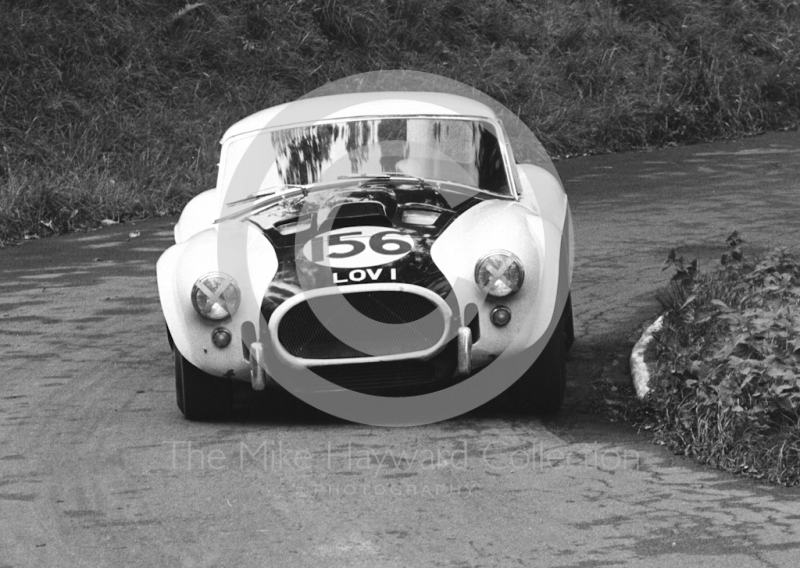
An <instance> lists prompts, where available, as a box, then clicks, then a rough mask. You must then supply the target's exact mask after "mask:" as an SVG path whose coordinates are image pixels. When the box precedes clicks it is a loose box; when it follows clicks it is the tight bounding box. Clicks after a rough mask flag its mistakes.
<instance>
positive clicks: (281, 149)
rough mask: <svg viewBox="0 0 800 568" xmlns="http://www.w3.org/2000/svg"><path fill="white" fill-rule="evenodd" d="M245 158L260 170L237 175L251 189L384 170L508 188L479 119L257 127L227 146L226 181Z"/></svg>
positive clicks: (493, 138)
mask: <svg viewBox="0 0 800 568" xmlns="http://www.w3.org/2000/svg"><path fill="white" fill-rule="evenodd" d="M243 160H244V161H246V163H247V165H248V168H251V167H255V168H257V169H258V170H260V171H261V172H262V173H261V174H260V175H258V176H257V178H254V177H253V176H250V175H248V176H246V178H245V177H240V178H239V179H238V181H237V183H243V182H245V179H246V183H247V184H248V185H250V186H251V187H250V188H248V189H246V190H245V191H244V193H249V194H252V193H253V192H256V191H258V192H268V191H269V189H270V188H276V189H277V188H280V187H283V186H290V185H308V184H314V183H320V182H335V181H337V180H339V179H340V178H341V177H344V176H354V175H367V176H370V175H380V174H382V173H385V172H386V173H399V174H405V175H408V176H413V177H417V178H422V179H424V180H426V181H439V182H450V183H454V184H460V185H465V186H469V187H471V188H475V189H480V190H484V191H489V192H492V193H495V194H500V195H506V196H508V195H511V189H510V188H509V185H510V184H509V182H508V175H507V172H506V167H505V162H504V160H503V152H502V150H501V146H500V143H499V142H498V139H497V135H496V132H495V128H494V126H493V125H492V124H491V123H489V122H487V121H483V120H478V119H468V120H466V119H457V118H452V117H423V118H421V117H393V118H368V119H350V120H346V121H337V122H331V123H325V124H317V125H311V126H300V127H293V128H286V129H283V130H276V131H266V132H261V133H259V134H258V135H256V136H255V138H254V137H246V138H244V139H238V140H235V141H233V142H232V143H231V144H230V145H229V147H228V150H227V154H226V157H225V163H226V165H225V174H224V180H223V184H224V186H225V187H227V186H228V184H229V183H230V182H231V181H232V177H233V171H234V170H236V169H237V167H238V166H240V165H243V164H244V162H243ZM240 162H241V164H240ZM262 176H263V177H262ZM257 180H259V181H257ZM253 183H258V186H257V187H252V184H253ZM240 189H242V188H240ZM236 193H240V192H239V191H237V192H236ZM240 194H241V193H240Z"/></svg>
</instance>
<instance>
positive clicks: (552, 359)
mask: <svg viewBox="0 0 800 568" xmlns="http://www.w3.org/2000/svg"><path fill="white" fill-rule="evenodd" d="M566 360H567V338H566V333H565V331H564V318H563V317H562V318H561V319H559V321H558V324H557V325H556V329H555V330H554V331H553V335H552V337H551V338H550V341H548V342H547V345H546V346H545V348H544V350H542V352H541V354H540V355H539V357H538V358H537V359H536V361H534V363H533V365H531V367H530V368H529V369H528V370H527V371H526V372H525V373H524V374H523V375H522V376H521V377H520V378H519V379H518V380H517V382H516V383H514V386H513V387H512V389H514V390H513V398H512V400H514V402H515V406H516V407H517V408H519V409H520V410H524V411H532V412H536V413H539V414H555V413H557V412H558V411H559V410H560V409H561V405H562V404H563V403H564V394H565V393H566V390H567V364H566Z"/></svg>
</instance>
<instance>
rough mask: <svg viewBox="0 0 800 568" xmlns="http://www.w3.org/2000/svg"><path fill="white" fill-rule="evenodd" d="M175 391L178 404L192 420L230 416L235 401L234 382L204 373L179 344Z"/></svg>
mask: <svg viewBox="0 0 800 568" xmlns="http://www.w3.org/2000/svg"><path fill="white" fill-rule="evenodd" d="M172 353H173V355H174V356H175V394H176V396H177V402H178V408H179V409H180V411H181V412H183V415H184V416H185V417H186V418H188V419H189V420H208V419H213V418H227V417H228V416H230V414H231V408H232V405H233V382H232V381H231V380H230V379H224V378H220V377H214V376H211V375H209V374H206V373H204V372H203V371H201V370H200V369H198V368H197V367H195V366H194V365H192V364H191V363H190V362H189V361H187V360H186V359H184V357H183V355H181V352H180V351H178V348H177V347H173V349H172Z"/></svg>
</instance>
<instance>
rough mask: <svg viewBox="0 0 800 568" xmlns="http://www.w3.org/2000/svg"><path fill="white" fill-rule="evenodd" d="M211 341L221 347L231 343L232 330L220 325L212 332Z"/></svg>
mask: <svg viewBox="0 0 800 568" xmlns="http://www.w3.org/2000/svg"><path fill="white" fill-rule="evenodd" d="M211 341H213V342H214V345H216V346H217V347H219V348H225V347H227V346H228V345H230V344H231V332H230V331H228V330H227V329H225V328H224V327H218V328H217V329H215V330H214V331H213V333H212V334H211Z"/></svg>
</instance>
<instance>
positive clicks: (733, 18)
mask: <svg viewBox="0 0 800 568" xmlns="http://www.w3.org/2000/svg"><path fill="white" fill-rule="evenodd" d="M798 46H800V5H798V3H797V1H796V0H659V1H658V2H653V1H650V0H532V1H521V0H488V1H487V0H442V1H439V2H430V1H427V0H383V1H381V2H374V1H372V0H272V1H269V2H267V1H263V0H213V1H210V0H209V1H206V2H192V3H186V2H185V0H118V1H116V2H99V1H92V0H60V1H59V2H47V1H44V0H0V141H2V144H0V150H2V151H1V152H0V245H2V243H3V242H8V241H13V240H15V239H21V238H24V237H35V236H40V235H50V234H54V233H60V232H66V231H71V230H75V229H79V228H81V227H85V226H91V225H92V224H94V223H97V221H98V220H100V219H102V218H106V217H107V218H112V219H115V220H125V219H126V218H131V217H142V216H151V215H162V214H166V213H174V212H177V211H179V210H180V208H181V207H182V205H183V204H184V203H186V201H187V200H188V199H189V198H190V197H191V196H193V195H195V194H197V193H198V192H200V191H202V190H204V189H207V188H209V187H212V186H213V184H214V183H215V170H216V162H217V158H218V155H217V141H218V140H219V137H220V136H221V134H222V132H223V131H224V130H225V128H226V127H227V126H229V125H231V124H232V123H233V122H235V121H236V120H238V119H240V118H243V117H244V116H247V115H248V114H251V113H252V112H254V111H256V110H259V109H262V108H266V107H269V106H272V105H275V104H279V103H283V102H286V101H289V100H293V99H295V98H297V97H299V96H300V95H302V94H304V93H306V92H308V91H310V90H312V89H314V88H316V87H319V86H321V85H323V84H325V83H327V82H330V81H332V80H335V79H339V78H342V77H346V76H349V75H352V74H356V73H362V72H366V71H374V70H379V69H412V70H417V71H424V72H430V73H436V74H440V75H445V76H447V77H450V78H452V79H456V80H459V81H462V82H464V83H467V84H469V85H472V86H473V87H476V88H478V89H480V90H482V91H484V92H486V93H487V94H489V95H490V96H492V97H494V98H496V99H497V100H499V101H500V102H502V103H503V104H505V105H506V106H507V107H508V108H510V109H511V110H512V111H514V112H516V113H518V114H519V115H520V116H521V118H522V119H523V120H524V121H525V122H526V123H527V124H528V125H529V126H530V127H531V128H532V130H533V131H534V132H535V133H536V135H537V136H538V137H539V139H540V140H541V142H542V143H543V145H544V147H545V148H546V149H547V151H548V152H549V153H550V154H551V155H553V156H569V155H574V154H584V153H598V152H609V151H619V150H625V149H631V148H642V147H647V146H659V145H667V144H683V143H690V142H695V141H699V140H707V139H712V138H722V137H732V136H741V135H745V134H753V133H758V132H763V131H765V130H768V129H776V128H784V127H789V126H792V125H796V124H797V123H798V120H800V49H798Z"/></svg>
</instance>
